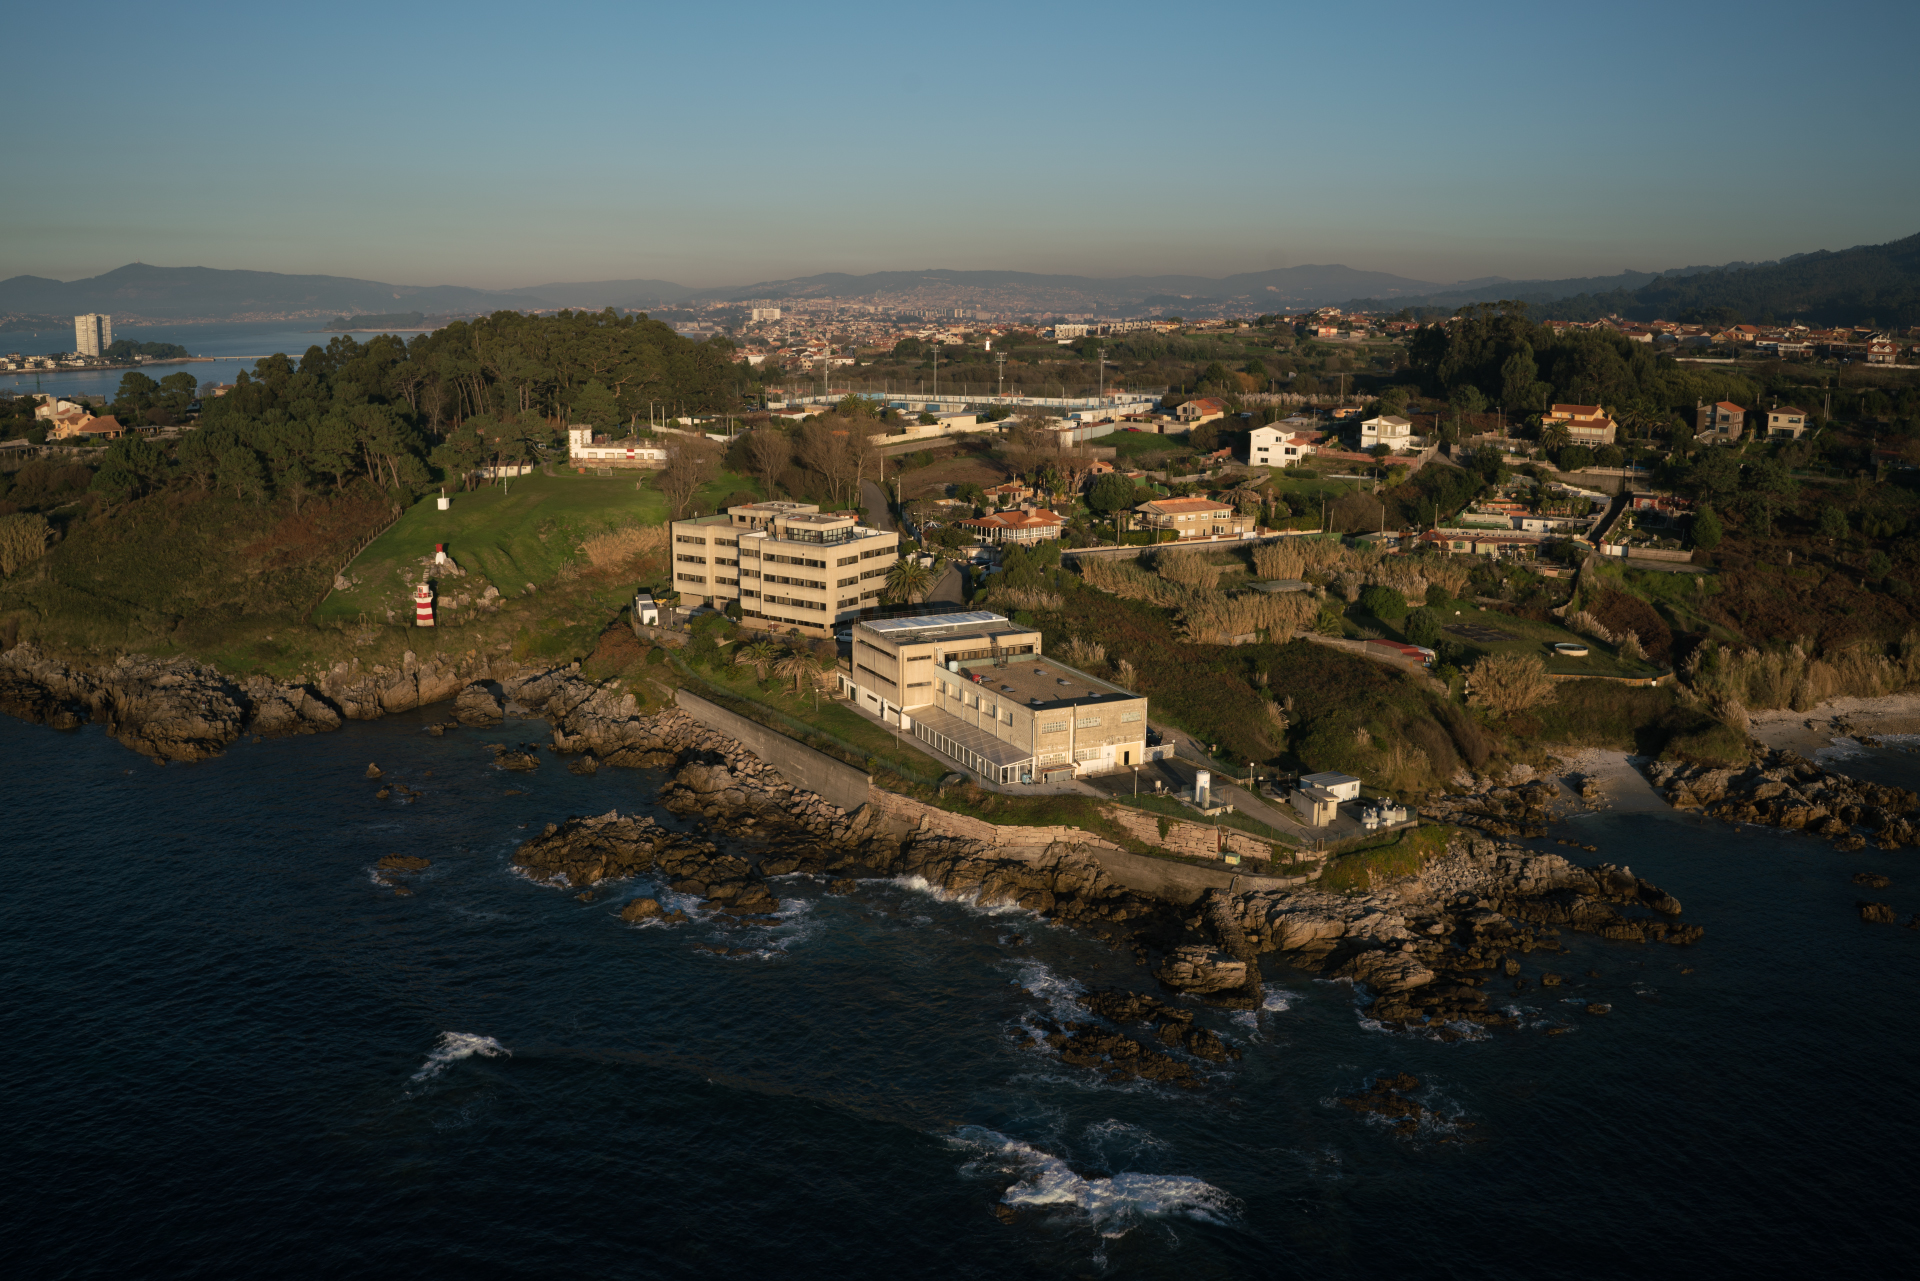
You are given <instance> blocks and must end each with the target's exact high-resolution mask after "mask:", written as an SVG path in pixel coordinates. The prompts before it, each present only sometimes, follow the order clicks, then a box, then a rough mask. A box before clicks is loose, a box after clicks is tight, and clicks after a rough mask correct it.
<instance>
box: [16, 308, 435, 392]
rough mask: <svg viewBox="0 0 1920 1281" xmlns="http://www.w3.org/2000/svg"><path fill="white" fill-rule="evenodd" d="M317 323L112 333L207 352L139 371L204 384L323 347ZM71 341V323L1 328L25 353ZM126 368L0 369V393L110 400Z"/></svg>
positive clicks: (122, 328) (66, 346)
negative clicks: (268, 359) (269, 358)
mask: <svg viewBox="0 0 1920 1281" xmlns="http://www.w3.org/2000/svg"><path fill="white" fill-rule="evenodd" d="M321 323H322V322H320V321H318V320H314V321H304V322H302V321H293V320H274V321H215V322H210V323H207V324H181V325H115V326H114V329H113V336H114V337H115V338H116V339H118V338H128V339H131V340H133V341H134V342H167V343H179V344H180V345H181V346H182V347H185V348H186V349H187V352H188V354H189V355H193V356H205V357H209V358H210V359H207V360H195V361H153V362H150V363H147V364H144V365H142V366H140V369H139V372H140V373H144V374H146V375H147V376H148V377H149V378H155V379H159V378H164V377H166V376H167V375H168V374H177V373H181V372H186V373H190V374H192V375H193V376H194V378H195V379H197V380H198V381H199V383H200V384H201V386H203V387H204V386H206V385H207V384H209V383H230V382H232V381H233V379H234V376H235V375H236V374H238V373H239V372H240V371H241V370H243V369H244V370H248V371H251V370H252V369H253V366H254V362H255V361H258V360H260V359H261V358H262V357H265V356H271V355H274V354H275V353H284V354H286V355H289V356H292V357H293V358H294V359H295V360H298V359H299V358H300V357H301V356H303V355H305V354H306V351H307V348H309V347H324V346H326V345H327V344H328V343H329V342H332V341H333V340H334V339H335V338H337V337H339V336H340V335H339V334H337V333H330V332H325V331H323V330H321V329H320V325H321ZM414 332H415V331H413V330H403V331H400V335H399V336H400V337H401V338H411V337H413V334H414ZM351 337H352V338H353V340H354V341H355V342H362V343H364V342H366V341H367V340H368V339H369V338H371V337H373V335H372V334H370V333H356V334H353V335H351ZM73 342H74V339H73V327H72V326H71V325H67V326H63V327H60V328H55V329H43V330H40V331H38V332H33V331H23V330H13V331H10V332H7V333H0V351H13V352H20V353H22V354H24V355H34V356H43V355H47V354H49V353H51V352H63V351H72V350H73ZM128 372H129V371H128V370H125V369H95V370H86V369H60V370H41V371H37V372H32V373H0V394H12V395H20V396H23V395H26V394H28V393H29V392H36V391H45V392H52V393H54V394H56V395H61V396H73V395H86V396H105V397H106V398H107V399H109V400H111V399H113V396H114V394H115V392H117V391H118V390H119V387H120V380H121V379H122V378H125V377H126V376H127V374H128Z"/></svg>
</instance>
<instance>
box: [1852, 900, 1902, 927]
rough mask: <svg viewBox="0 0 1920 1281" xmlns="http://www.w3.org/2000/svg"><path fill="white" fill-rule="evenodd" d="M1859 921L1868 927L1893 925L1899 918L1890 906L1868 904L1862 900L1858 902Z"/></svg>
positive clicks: (1885, 904)
mask: <svg viewBox="0 0 1920 1281" xmlns="http://www.w3.org/2000/svg"><path fill="white" fill-rule="evenodd" d="M1860 919H1861V920H1863V921H1865V922H1867V924H1869V925H1893V924H1895V923H1896V922H1897V921H1899V919H1900V918H1899V916H1898V915H1897V914H1896V913H1895V912H1894V910H1893V907H1892V905H1890V904H1887V903H1869V902H1867V901H1866V900H1864V899H1863V900H1861V902H1860Z"/></svg>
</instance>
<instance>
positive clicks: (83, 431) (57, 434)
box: [48, 413, 127, 441]
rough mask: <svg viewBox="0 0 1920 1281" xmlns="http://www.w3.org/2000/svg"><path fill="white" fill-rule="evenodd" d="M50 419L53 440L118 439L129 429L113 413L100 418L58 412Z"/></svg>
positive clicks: (49, 433) (49, 434) (50, 433)
mask: <svg viewBox="0 0 1920 1281" xmlns="http://www.w3.org/2000/svg"><path fill="white" fill-rule="evenodd" d="M49 421H50V422H51V423H52V427H51V430H50V431H49V432H48V436H49V438H51V439H53V440H78V441H96V440H118V439H119V438H120V437H122V436H124V435H126V434H127V429H126V428H124V427H122V426H121V425H120V420H119V419H118V418H115V417H114V416H113V415H112V414H103V415H101V416H100V417H98V418H96V417H94V416H93V415H92V414H85V413H83V414H81V415H80V416H79V417H77V418H76V417H73V416H72V415H66V414H58V415H55V416H54V417H53V418H52V419H51V420H49Z"/></svg>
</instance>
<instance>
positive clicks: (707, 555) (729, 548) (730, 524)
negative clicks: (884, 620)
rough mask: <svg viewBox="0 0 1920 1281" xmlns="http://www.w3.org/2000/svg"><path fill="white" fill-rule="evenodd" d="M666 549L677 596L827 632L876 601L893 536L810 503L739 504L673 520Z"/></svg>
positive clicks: (756, 620) (894, 553) (748, 618)
mask: <svg viewBox="0 0 1920 1281" xmlns="http://www.w3.org/2000/svg"><path fill="white" fill-rule="evenodd" d="M672 551H673V585H674V588H675V589H676V590H678V591H679V593H680V595H681V598H682V599H683V600H685V599H694V600H704V602H705V603H706V604H709V605H714V606H718V607H724V606H725V605H727V604H728V603H729V602H732V601H738V602H739V603H740V614H741V619H742V621H743V622H745V623H746V624H747V625H748V626H750V627H765V628H769V629H771V630H774V631H785V630H787V629H788V628H789V627H797V628H799V629H800V630H801V631H802V632H805V633H806V634H808V635H810V636H826V635H829V634H831V633H832V631H833V626H834V624H835V623H837V622H839V621H841V620H843V619H848V618H852V617H855V616H856V615H858V614H859V612H860V611H861V610H863V609H871V608H872V607H874V606H875V605H878V604H879V603H880V594H881V592H882V591H883V590H884V589H885V587H886V579H887V571H888V570H889V569H892V568H893V564H894V562H895V561H897V560H899V559H900V535H899V534H897V533H889V532H887V531H885V530H880V529H869V528H867V527H866V526H864V525H862V524H860V521H859V516H858V514H857V513H854V512H823V511H821V510H820V509H819V508H818V507H816V506H814V505H813V504H811V503H747V504H745V505H743V506H739V507H729V508H727V510H726V512H725V513H724V514H721V515H717V516H697V517H694V518H693V519H691V520H676V521H674V522H673V547H672Z"/></svg>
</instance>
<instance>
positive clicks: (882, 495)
mask: <svg viewBox="0 0 1920 1281" xmlns="http://www.w3.org/2000/svg"><path fill="white" fill-rule="evenodd" d="M860 502H861V505H862V506H864V507H865V508H866V509H867V519H868V520H870V521H872V522H873V527H874V528H875V529H883V530H885V531H886V532H887V533H889V534H895V533H898V532H899V531H900V526H899V525H898V524H897V523H896V522H895V521H894V519H893V508H892V507H890V506H889V505H888V504H887V495H886V491H885V490H883V489H881V488H880V483H879V482H878V481H873V480H863V481H861V482H860Z"/></svg>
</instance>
